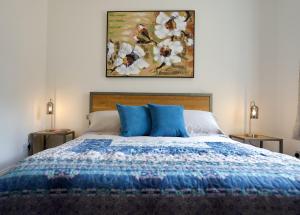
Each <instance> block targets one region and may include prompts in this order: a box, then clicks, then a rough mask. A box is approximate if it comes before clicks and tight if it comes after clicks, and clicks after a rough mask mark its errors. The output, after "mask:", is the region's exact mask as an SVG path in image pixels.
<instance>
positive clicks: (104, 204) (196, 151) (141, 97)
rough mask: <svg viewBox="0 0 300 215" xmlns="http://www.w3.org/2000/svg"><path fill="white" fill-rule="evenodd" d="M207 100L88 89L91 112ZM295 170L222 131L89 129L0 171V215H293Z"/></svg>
mask: <svg viewBox="0 0 300 215" xmlns="http://www.w3.org/2000/svg"><path fill="white" fill-rule="evenodd" d="M125 97H126V99H125ZM170 98H172V99H170ZM211 98H212V97H211V95H208V94H205V95H203V94H189V95H186V94H163V95H161V94H146V95H145V94H116V93H113V94H108V93H105V94H102V93H91V101H90V104H91V106H90V110H91V111H96V110H105V109H106V110H108V109H113V108H114V103H115V102H123V103H128V104H145V101H147V102H148V101H151V102H152V101H153V102H156V103H167V104H177V103H179V104H183V105H184V106H185V108H187V109H188V108H191V109H192V108H194V109H201V110H208V111H209V110H211V109H212V107H211V105H212V100H211ZM193 101H194V102H193ZM195 101H196V102H195ZM147 102H146V103H147ZM190 105H191V106H190ZM299 173H300V162H299V160H297V159H296V158H293V157H291V156H288V155H283V154H279V153H274V152H271V151H268V150H265V149H261V148H256V147H253V146H250V145H246V144H242V143H239V142H236V141H234V140H232V139H230V138H228V137H227V136H226V135H223V134H218V135H204V136H192V137H189V138H178V137H146V136H144V137H130V138H128V137H121V136H119V135H118V134H105V133H97V132H90V133H86V134H84V135H82V136H80V137H78V138H77V139H75V140H73V141H70V142H68V143H66V144H64V145H61V146H59V147H55V148H52V149H48V150H45V151H43V152H40V153H38V154H35V155H33V156H31V157H28V158H26V159H25V160H23V161H21V162H20V163H19V164H18V165H17V166H16V167H15V168H13V169H12V170H11V171H9V172H8V173H7V174H5V175H3V176H1V177H0V213H1V214H20V213H22V214H76V213H77V214H299V211H300V174H299Z"/></svg>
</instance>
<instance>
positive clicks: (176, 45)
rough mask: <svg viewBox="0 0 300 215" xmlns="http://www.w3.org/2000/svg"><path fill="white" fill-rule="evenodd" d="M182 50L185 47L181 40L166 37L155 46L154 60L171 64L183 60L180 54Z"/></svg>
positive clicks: (167, 64)
mask: <svg viewBox="0 0 300 215" xmlns="http://www.w3.org/2000/svg"><path fill="white" fill-rule="evenodd" d="M182 51H183V47H182V45H181V43H180V42H179V41H171V39H166V40H164V41H162V42H160V43H159V44H158V45H157V46H156V47H154V48H153V53H154V60H155V61H157V62H159V63H160V64H165V65H166V66H171V65H172V64H176V63H180V62H181V58H180V57H179V56H178V55H179V54H180V53H182Z"/></svg>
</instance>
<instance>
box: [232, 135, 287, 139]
mask: <svg viewBox="0 0 300 215" xmlns="http://www.w3.org/2000/svg"><path fill="white" fill-rule="evenodd" d="M229 137H230V138H236V139H240V140H243V141H247V140H257V141H281V140H283V139H282V138H278V137H270V136H266V135H255V137H252V136H248V135H246V134H231V135H229Z"/></svg>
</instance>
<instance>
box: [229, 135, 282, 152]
mask: <svg viewBox="0 0 300 215" xmlns="http://www.w3.org/2000/svg"><path fill="white" fill-rule="evenodd" d="M229 137H230V138H231V139H236V140H238V141H242V142H243V143H246V142H248V143H251V142H254V141H255V142H256V141H259V146H260V148H263V147H264V142H267V141H268V142H273V141H274V142H278V143H279V152H280V153H283V139H281V138H277V137H269V136H265V135H255V136H254V137H251V136H247V135H245V134H242V135H235V134H231V135H229Z"/></svg>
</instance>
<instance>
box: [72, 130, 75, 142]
mask: <svg viewBox="0 0 300 215" xmlns="http://www.w3.org/2000/svg"><path fill="white" fill-rule="evenodd" d="M72 138H73V140H74V139H75V132H74V131H73V132H72Z"/></svg>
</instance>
